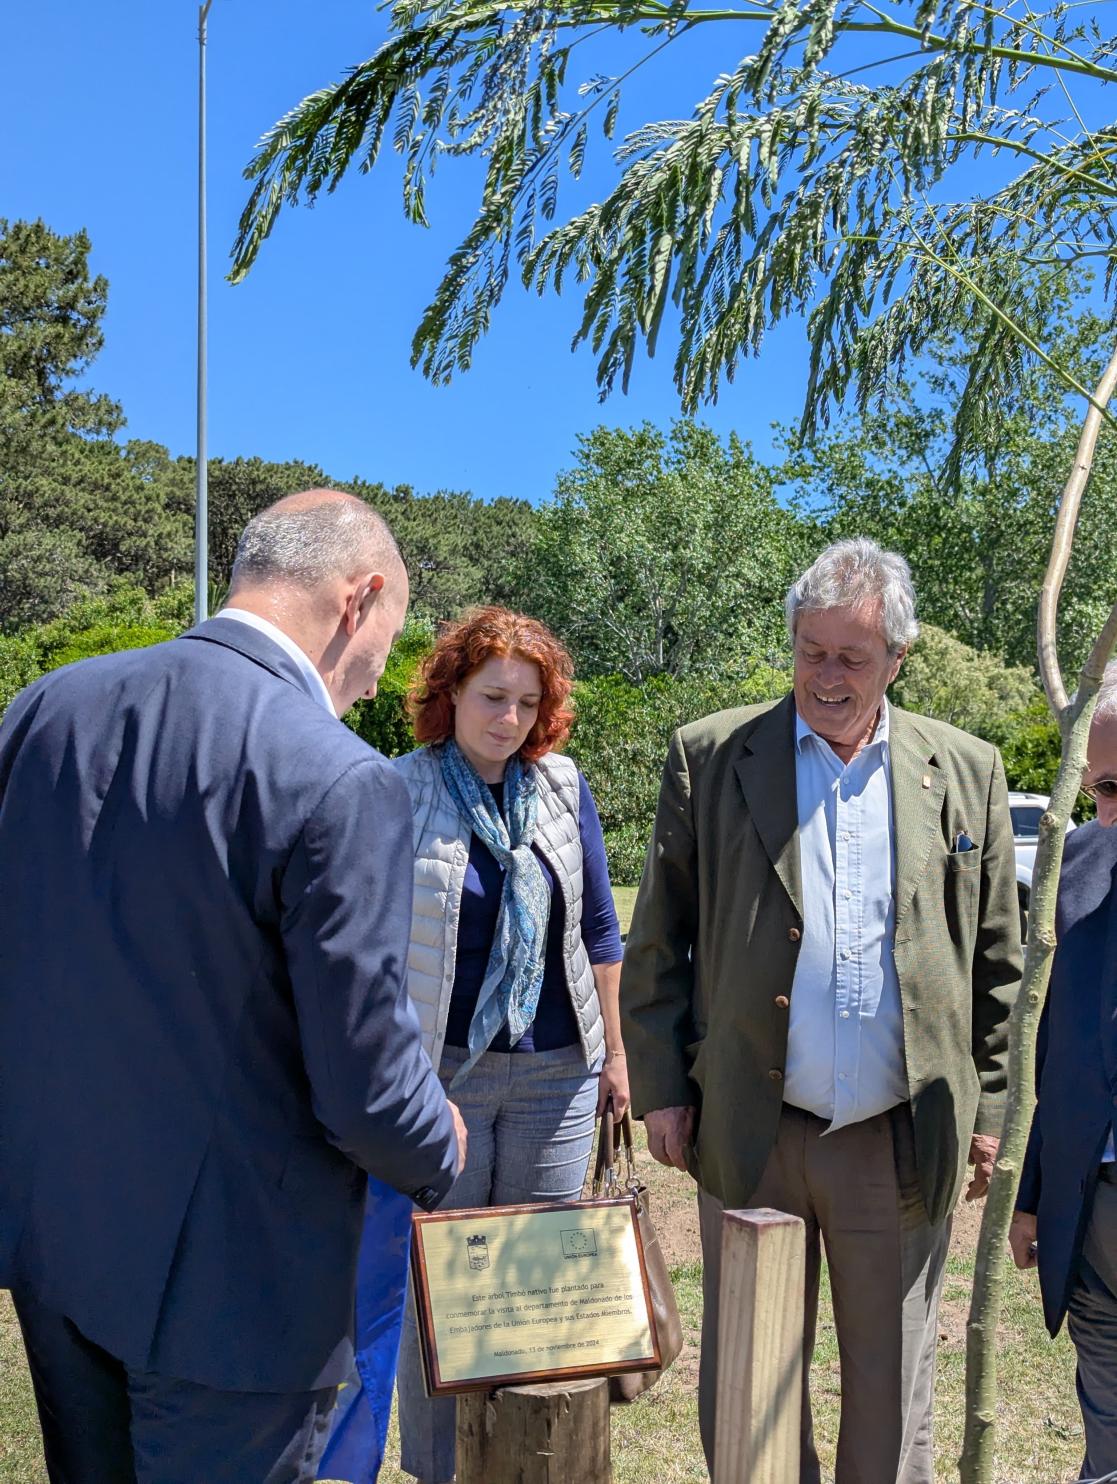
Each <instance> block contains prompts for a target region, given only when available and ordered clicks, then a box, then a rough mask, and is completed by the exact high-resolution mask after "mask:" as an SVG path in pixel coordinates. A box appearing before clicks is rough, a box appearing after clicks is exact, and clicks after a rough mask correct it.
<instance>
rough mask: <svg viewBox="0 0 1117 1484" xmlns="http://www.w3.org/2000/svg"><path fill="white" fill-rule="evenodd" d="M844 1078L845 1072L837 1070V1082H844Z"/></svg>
mask: <svg viewBox="0 0 1117 1484" xmlns="http://www.w3.org/2000/svg"><path fill="white" fill-rule="evenodd" d="M845 1080H846V1074H845V1073H844V1072H839V1073H838V1081H839V1082H844V1081H845Z"/></svg>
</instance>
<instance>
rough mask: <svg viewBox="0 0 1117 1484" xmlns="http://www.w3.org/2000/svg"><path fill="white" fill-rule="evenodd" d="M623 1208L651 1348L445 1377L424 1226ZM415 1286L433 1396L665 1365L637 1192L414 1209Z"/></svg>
mask: <svg viewBox="0 0 1117 1484" xmlns="http://www.w3.org/2000/svg"><path fill="white" fill-rule="evenodd" d="M617 1208H625V1209H626V1210H627V1211H628V1214H629V1218H630V1220H631V1222H632V1231H633V1236H634V1238H635V1243H636V1255H637V1259H638V1263H639V1280H640V1281H639V1287H638V1288H637V1287H636V1286H635V1285H634V1289H633V1292H632V1295H631V1297H632V1298H633V1299H635V1300H637V1301H639V1302H642V1305H643V1312H644V1313H646V1314H647V1321H648V1333H649V1335H650V1337H651V1348H650V1351H649V1353H648V1354H646V1355H641V1356H639V1357H637V1358H635V1359H633V1358H629V1359H627V1360H626V1359H614V1360H609V1359H608V1358H607V1354H606V1356H603V1357H596V1358H588V1359H587V1360H586V1362H585V1363H584V1364H578V1365H566V1366H560V1367H553V1368H545V1369H528V1368H524V1369H519V1368H515V1367H513V1368H511V1369H508V1370H505V1371H502V1372H500V1373H499V1374H497V1373H494V1374H492V1375H484V1376H476V1377H471V1378H469V1379H459V1380H454V1379H452V1378H451V1379H447V1378H446V1377H444V1375H443V1368H442V1365H441V1364H440V1360H439V1352H438V1335H437V1329H438V1324H437V1321H436V1319H435V1313H434V1308H433V1306H432V1304H431V1292H430V1280H429V1273H428V1266H427V1255H426V1251H425V1248H424V1232H425V1230H426V1229H427V1228H428V1227H430V1226H433V1225H438V1224H442V1223H446V1222H452V1223H459V1224H462V1225H463V1226H465V1225H468V1226H472V1227H475V1228H476V1227H478V1226H480V1225H482V1224H490V1225H496V1226H497V1227H499V1225H500V1223H501V1222H502V1220H503V1219H505V1218H507V1217H509V1216H528V1217H531V1216H533V1215H539V1214H554V1213H561V1212H564V1211H570V1212H577V1213H578V1214H579V1215H581V1216H582V1217H584V1216H585V1215H586V1213H587V1212H591V1211H594V1210H602V1211H605V1210H608V1211H614V1210H616V1209H617ZM465 1238H466V1233H465V1232H464V1231H463V1233H462V1240H463V1241H464V1240H465ZM556 1271H557V1269H556ZM411 1286H412V1294H413V1297H414V1302H415V1313H416V1318H417V1320H418V1331H419V1350H420V1354H421V1356H422V1361H423V1374H424V1380H425V1383H426V1387H427V1394H428V1396H451V1395H455V1394H457V1393H458V1392H465V1391H492V1390H494V1389H495V1388H496V1387H498V1386H519V1385H529V1384H531V1383H532V1382H538V1381H556V1380H564V1379H568V1378H571V1379H572V1378H575V1377H583V1376H612V1375H620V1374H622V1373H624V1372H629V1371H653V1370H659V1369H660V1366H661V1364H662V1359H661V1353H660V1347H659V1334H658V1331H657V1330H656V1322H655V1311H654V1309H653V1307H652V1301H651V1291H650V1289H649V1287H648V1270H647V1266H646V1264H645V1261H644V1245H643V1242H642V1241H641V1236H640V1223H639V1221H638V1220H637V1211H636V1201H635V1198H634V1197H633V1196H621V1197H612V1198H609V1199H604V1200H589V1201H554V1202H547V1203H540V1204H535V1205H521V1206H480V1207H469V1208H463V1209H461V1210H455V1211H435V1212H432V1213H431V1214H429V1215H414V1216H412V1218H411ZM519 1323H520V1325H521V1326H522V1327H523V1328H524V1329H525V1330H527V1334H525V1336H524V1337H525V1338H527V1337H528V1336H529V1335H530V1329H529V1328H528V1323H529V1322H527V1321H523V1320H521V1321H519Z"/></svg>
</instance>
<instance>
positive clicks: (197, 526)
mask: <svg viewBox="0 0 1117 1484" xmlns="http://www.w3.org/2000/svg"><path fill="white" fill-rule="evenodd" d="M212 4H213V0H205V4H204V5H202V6H200V7H199V10H198V438H197V449H196V453H195V461H196V486H195V495H194V622H195V623H202V622H203V621H204V620H205V619H206V618H208V616H209V470H208V466H207V463H206V458H207V455H206V21H207V19H208V17H209V8H210V6H211V5H212Z"/></svg>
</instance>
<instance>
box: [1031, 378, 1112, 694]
mask: <svg viewBox="0 0 1117 1484" xmlns="http://www.w3.org/2000/svg"><path fill="white" fill-rule="evenodd" d="M1114 391H1117V350H1115V351H1114V352H1113V356H1112V358H1111V360H1110V362H1109V365H1108V366H1107V367H1106V368H1105V371H1104V372H1103V373H1102V378H1101V380H1100V381H1099V382H1098V385H1097V389H1096V390H1095V392H1094V396H1093V399H1092V401H1091V404H1090V407H1089V408H1088V409H1087V412H1086V416H1085V418H1084V420H1083V423H1082V432H1081V434H1080V435H1079V439H1078V448H1077V450H1076V451H1075V456H1074V464H1073V466H1072V468H1071V472H1070V477H1069V478H1068V479H1067V482H1066V484H1065V485H1064V486H1063V494H1062V498H1061V499H1060V501H1059V512H1058V515H1057V517H1056V520H1055V534H1054V536H1053V537H1052V540H1051V558H1050V561H1049V562H1048V564H1047V571H1046V573H1045V574H1044V579H1043V587H1042V588H1041V590H1040V598H1039V614H1038V618H1037V634H1038V642H1039V673H1040V678H1041V679H1042V681H1043V688H1044V690H1045V691H1046V693H1047V701H1048V704H1049V705H1050V707H1051V709H1052V711H1053V712H1054V713H1055V715H1056V717H1058V718H1059V719H1060V721H1061V720H1062V717H1063V714H1064V712H1065V711H1066V709H1067V693H1066V687H1065V686H1064V685H1063V676H1062V671H1061V670H1060V668H1059V650H1058V635H1057V634H1056V628H1055V621H1056V617H1057V614H1058V608H1059V595H1060V593H1061V592H1062V590H1063V579H1064V578H1065V576H1066V571H1067V564H1068V563H1069V561H1070V555H1071V550H1072V548H1073V545H1074V529H1075V526H1076V524H1077V523H1078V512H1079V509H1080V507H1081V505H1082V495H1083V492H1084V491H1085V489H1086V482H1087V480H1088V479H1089V477H1090V469H1091V467H1092V465H1093V462H1094V449H1095V447H1096V446H1097V441H1098V434H1099V433H1100V431H1101V425H1102V409H1104V408H1106V407H1108V405H1109V402H1110V401H1111V400H1112V397H1113V394H1114ZM1113 622H1114V617H1113V615H1112V614H1111V615H1110V618H1109V622H1108V623H1107V624H1106V627H1105V628H1104V629H1103V630H1102V633H1101V635H1100V636H1099V638H1098V641H1097V644H1095V646H1094V649H1093V650H1092V651H1091V654H1090V661H1091V662H1093V661H1094V659H1095V656H1096V654H1097V653H1098V652H1099V650H1100V647H1101V645H1102V644H1103V643H1104V642H1105V638H1106V635H1107V634H1108V633H1109V627H1110V624H1112V623H1113ZM1112 648H1113V636H1110V637H1109V640H1108V643H1107V644H1106V647H1105V656H1106V658H1108V657H1109V653H1110V650H1111V649H1112ZM1103 664H1104V661H1103ZM1098 678H1099V680H1100V676H1099V677H1098Z"/></svg>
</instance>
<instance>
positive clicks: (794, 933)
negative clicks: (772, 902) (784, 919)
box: [787, 928, 803, 943]
mask: <svg viewBox="0 0 1117 1484" xmlns="http://www.w3.org/2000/svg"><path fill="white" fill-rule="evenodd" d="M787 936H788V937H789V938H790V939H791V941H792V943H798V941H799V939H800V938H801V937H802V936H803V934H802V933H801V932H800V931H799V929H798V928H788V930H787Z"/></svg>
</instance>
